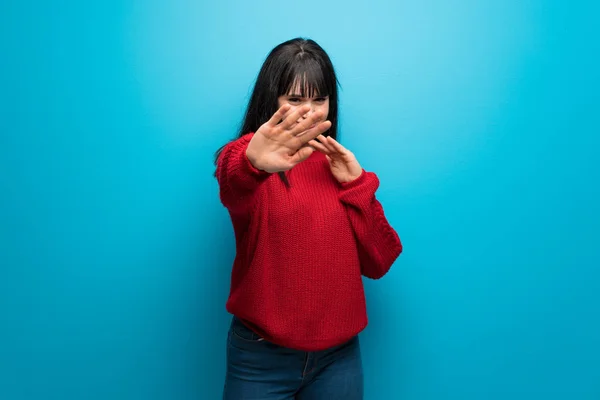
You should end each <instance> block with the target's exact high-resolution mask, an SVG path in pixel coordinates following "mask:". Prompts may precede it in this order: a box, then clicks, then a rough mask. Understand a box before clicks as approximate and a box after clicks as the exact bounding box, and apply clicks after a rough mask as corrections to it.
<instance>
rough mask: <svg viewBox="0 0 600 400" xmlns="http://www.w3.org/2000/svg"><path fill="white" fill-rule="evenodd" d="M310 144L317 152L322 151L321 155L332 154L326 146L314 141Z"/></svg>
mask: <svg viewBox="0 0 600 400" xmlns="http://www.w3.org/2000/svg"><path fill="white" fill-rule="evenodd" d="M308 144H309V145H311V146H312V147H314V148H315V149H316V150H318V151H320V152H321V153H324V154H329V153H331V150H329V149H328V148H327V147H325V145H323V144H322V143H319V142H317V141H316V140H314V139H313V140H311V141H309V142H308Z"/></svg>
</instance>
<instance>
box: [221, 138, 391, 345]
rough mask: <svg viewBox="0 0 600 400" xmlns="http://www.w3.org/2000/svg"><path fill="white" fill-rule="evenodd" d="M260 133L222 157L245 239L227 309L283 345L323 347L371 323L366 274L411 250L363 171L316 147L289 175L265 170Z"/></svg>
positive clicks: (239, 234) (235, 219)
mask: <svg viewBox="0 0 600 400" xmlns="http://www.w3.org/2000/svg"><path fill="white" fill-rule="evenodd" d="M252 135H253V134H252V133H250V134H247V135H244V136H243V137H241V138H239V139H237V140H235V141H233V142H231V143H229V144H228V145H227V146H226V147H225V148H224V149H223V151H222V153H221V155H220V156H219V160H218V162H217V180H218V182H219V188H220V198H221V201H222V203H223V205H224V206H225V207H226V208H227V209H228V211H229V215H230V216H231V221H232V224H233V229H234V233H235V240H236V257H235V260H234V264H233V270H232V274H231V288H230V295H229V299H228V300H227V304H226V308H227V310H228V311H229V312H230V313H232V314H234V315H236V316H237V317H239V318H240V319H241V320H243V321H244V323H246V324H247V325H248V326H249V327H250V328H251V329H253V330H254V331H255V332H256V333H257V334H259V335H260V336H262V337H263V338H265V339H266V340H268V341H271V342H273V343H276V344H278V345H280V346H284V347H288V348H293V349H297V350H303V351H318V350H323V349H326V348H329V347H332V346H336V345H339V344H342V343H344V342H345V341H347V340H349V339H350V338H352V337H353V336H354V335H356V334H358V333H359V332H360V331H362V330H363V329H364V328H365V327H366V325H367V313H366V304H365V295H364V289H363V283H362V276H366V277H368V278H372V279H379V278H381V277H382V276H383V275H385V274H386V273H387V272H388V270H389V269H390V267H391V266H392V264H393V263H394V261H395V260H396V259H397V257H398V256H399V255H400V253H401V252H402V244H401V242H400V239H399V237H398V234H397V233H396V232H395V230H394V229H393V228H392V227H391V226H390V224H389V223H388V221H387V219H386V217H385V215H384V212H383V208H382V206H381V204H380V203H379V201H378V200H377V199H376V197H375V191H376V190H377V188H378V187H379V179H378V178H377V176H376V175H375V174H374V173H372V172H367V171H364V170H363V172H362V174H361V175H360V177H358V178H357V179H355V180H354V181H352V182H349V183H339V182H338V181H337V180H336V179H335V178H334V176H333V175H332V174H331V170H330V168H329V164H328V162H327V159H326V158H325V156H324V155H323V154H321V153H319V152H314V153H313V154H312V155H311V156H310V157H309V158H308V159H307V160H305V161H304V162H302V163H300V164H298V165H296V166H295V167H294V168H292V169H291V170H289V171H286V176H287V177H288V180H289V182H290V185H291V186H290V187H286V186H285V184H284V183H283V182H282V180H281V179H280V177H279V176H278V175H277V174H271V173H268V172H265V171H261V170H258V169H256V168H255V167H254V166H253V165H252V164H251V163H250V161H249V160H248V158H247V156H246V149H247V147H248V143H249V142H250V139H251V137H252Z"/></svg>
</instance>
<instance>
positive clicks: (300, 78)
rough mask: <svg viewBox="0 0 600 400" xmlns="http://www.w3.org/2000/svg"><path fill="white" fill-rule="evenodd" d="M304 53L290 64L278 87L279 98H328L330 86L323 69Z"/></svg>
mask: <svg viewBox="0 0 600 400" xmlns="http://www.w3.org/2000/svg"><path fill="white" fill-rule="evenodd" d="M302 55H305V56H306V53H304V54H302V53H301V54H300V55H299V57H298V58H299V59H298V60H295V62H292V63H290V65H288V68H286V71H285V73H284V74H283V75H282V79H281V82H280V85H279V88H278V89H279V90H278V92H279V96H283V95H290V94H295V95H300V96H302V97H305V98H308V97H317V96H329V94H330V93H331V91H332V90H331V84H330V82H328V80H327V77H326V76H325V68H324V67H323V66H322V65H320V63H319V62H318V61H317V60H315V59H314V58H312V57H302Z"/></svg>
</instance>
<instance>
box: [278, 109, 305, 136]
mask: <svg viewBox="0 0 600 400" xmlns="http://www.w3.org/2000/svg"><path fill="white" fill-rule="evenodd" d="M309 111H310V106H302V107H298V108H296V109H295V110H294V111H293V112H291V113H290V114H289V115H288V116H287V117H285V119H284V120H283V121H282V122H281V124H280V126H281V127H282V128H283V129H287V130H292V129H293V130H294V131H295V130H296V129H297V127H298V125H300V124H297V121H298V119H300V118H301V117H302V116H303V115H304V114H306V113H307V112H309ZM308 119H309V118H307V120H308ZM307 126H310V125H307ZM293 134H294V135H295V134H296V133H293Z"/></svg>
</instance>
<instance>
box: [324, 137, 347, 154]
mask: <svg viewBox="0 0 600 400" xmlns="http://www.w3.org/2000/svg"><path fill="white" fill-rule="evenodd" d="M328 139H329V143H330V144H331V145H332V146H333V148H334V149H335V150H336V151H337V152H338V153H340V154H341V155H344V156H351V155H352V152H351V151H350V150H348V149H347V148H345V147H344V146H342V145H341V143H340V142H338V141H337V140H335V139H334V138H332V137H329V138H328Z"/></svg>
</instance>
